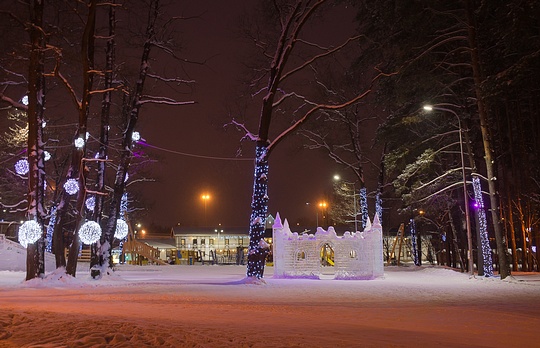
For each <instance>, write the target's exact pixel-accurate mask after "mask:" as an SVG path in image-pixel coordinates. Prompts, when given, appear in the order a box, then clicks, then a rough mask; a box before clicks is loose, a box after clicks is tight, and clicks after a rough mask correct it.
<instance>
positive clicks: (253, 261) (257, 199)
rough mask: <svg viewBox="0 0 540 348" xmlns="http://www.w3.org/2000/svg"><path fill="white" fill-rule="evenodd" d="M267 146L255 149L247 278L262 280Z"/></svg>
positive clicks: (266, 188) (266, 201)
mask: <svg viewBox="0 0 540 348" xmlns="http://www.w3.org/2000/svg"><path fill="white" fill-rule="evenodd" d="M267 155H268V154H267V148H266V145H257V147H256V149H255V156H256V158H255V177H254V182H253V197H252V203H251V208H252V213H251V217H250V226H249V249H248V265H247V276H248V277H256V278H259V279H260V278H262V277H263V273H264V265H265V258H266V251H267V249H266V248H264V244H261V243H260V241H261V239H262V238H263V237H264V227H265V220H266V215H267V212H268V156H267Z"/></svg>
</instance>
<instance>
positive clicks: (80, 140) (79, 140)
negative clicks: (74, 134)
mask: <svg viewBox="0 0 540 348" xmlns="http://www.w3.org/2000/svg"><path fill="white" fill-rule="evenodd" d="M83 146H84V139H83V138H81V137H79V138H77V139H75V147H76V148H77V149H81V148H82V147H83Z"/></svg>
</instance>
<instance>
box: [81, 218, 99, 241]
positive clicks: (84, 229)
mask: <svg viewBox="0 0 540 348" xmlns="http://www.w3.org/2000/svg"><path fill="white" fill-rule="evenodd" d="M100 237H101V227H100V226H99V224H98V223H97V222H95V221H87V222H85V223H84V224H83V225H82V226H81V229H80V230H79V238H80V239H81V242H83V243H84V244H93V243H95V242H97V241H98V240H99V238H100Z"/></svg>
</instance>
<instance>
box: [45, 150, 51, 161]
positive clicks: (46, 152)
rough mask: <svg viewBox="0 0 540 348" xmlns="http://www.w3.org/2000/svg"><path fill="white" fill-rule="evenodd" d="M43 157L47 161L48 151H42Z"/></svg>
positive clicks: (49, 155) (49, 157)
mask: <svg viewBox="0 0 540 348" xmlns="http://www.w3.org/2000/svg"><path fill="white" fill-rule="evenodd" d="M43 159H44V160H45V161H48V160H50V159H51V153H50V152H49V151H43Z"/></svg>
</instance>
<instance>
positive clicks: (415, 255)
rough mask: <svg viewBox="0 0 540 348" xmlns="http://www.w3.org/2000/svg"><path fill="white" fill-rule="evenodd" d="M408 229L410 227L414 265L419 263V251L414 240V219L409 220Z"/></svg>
mask: <svg viewBox="0 0 540 348" xmlns="http://www.w3.org/2000/svg"><path fill="white" fill-rule="evenodd" d="M409 226H410V229H411V243H412V254H413V261H414V264H415V265H416V266H419V265H420V260H419V256H420V251H419V250H418V243H417V240H416V223H415V222H414V219H411V220H410V224H409Z"/></svg>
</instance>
